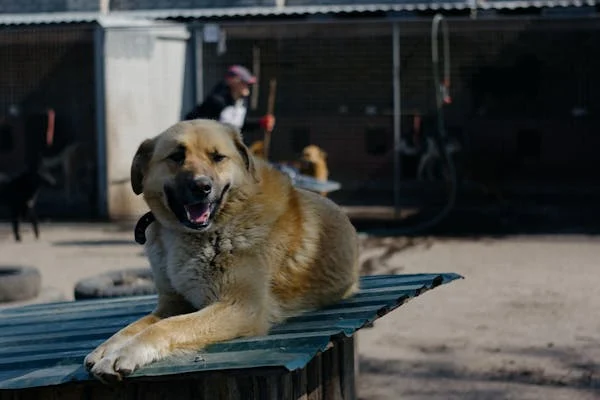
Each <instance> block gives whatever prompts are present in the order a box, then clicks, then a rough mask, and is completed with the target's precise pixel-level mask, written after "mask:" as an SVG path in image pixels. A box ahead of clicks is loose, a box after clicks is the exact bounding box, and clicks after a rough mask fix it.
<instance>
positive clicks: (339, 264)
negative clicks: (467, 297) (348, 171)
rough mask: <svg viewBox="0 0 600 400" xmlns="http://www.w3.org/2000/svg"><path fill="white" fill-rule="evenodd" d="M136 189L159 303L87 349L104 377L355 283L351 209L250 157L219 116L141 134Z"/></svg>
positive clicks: (244, 330)
mask: <svg viewBox="0 0 600 400" xmlns="http://www.w3.org/2000/svg"><path fill="white" fill-rule="evenodd" d="M131 183H132V186H133V190H134V192H135V193H137V194H140V193H143V195H144V199H145V201H146V203H147V204H148V206H149V207H150V210H151V212H152V213H153V215H154V216H155V218H156V221H155V222H152V223H150V225H149V226H148V229H147V238H148V241H147V243H146V252H147V255H148V257H149V259H150V263H151V266H152V270H153V273H154V279H155V283H156V287H157V291H158V305H157V307H156V309H155V310H154V311H153V312H152V313H151V314H150V315H148V316H145V317H143V318H141V319H140V320H138V321H137V322H134V323H132V324H131V325H129V326H127V327H126V328H124V329H122V330H121V331H120V332H118V333H116V334H115V335H113V336H112V337H111V338H110V339H108V340H107V341H106V342H104V343H103V344H102V345H100V346H99V347H98V348H97V349H96V350H94V351H93V352H92V353H90V354H89V355H88V356H87V357H86V358H85V366H86V367H87V368H88V369H89V370H91V372H92V373H93V374H94V375H95V376H96V377H98V378H99V379H101V380H103V381H105V382H106V381H113V380H120V379H122V377H124V376H126V375H129V374H131V373H132V372H133V371H134V370H136V369H137V368H138V367H140V366H143V365H145V364H148V363H150V362H153V361H155V360H158V359H161V358H164V357H166V356H169V355H172V354H177V353H180V352H182V351H192V352H193V351H197V350H200V349H202V348H203V347H205V346H207V345H209V344H211V343H215V342H219V341H224V340H228V339H233V338H236V337H241V336H250V335H263V334H266V333H267V332H268V331H269V328H270V327H271V326H272V325H273V324H276V323H280V322H282V321H284V320H285V319H286V318H288V317H291V316H294V315H298V314H299V313H302V312H304V311H307V310H311V309H315V308H319V307H322V306H325V305H327V304H331V303H334V302H337V301H339V300H341V299H343V298H345V297H348V296H350V295H352V294H353V293H354V292H355V291H356V290H357V288H358V276H359V265H358V240H357V235H356V231H355V230H354V228H353V226H352V225H351V223H350V221H349V219H348V218H347V216H346V214H345V213H343V212H342V210H341V209H340V208H339V207H338V206H336V205H335V204H334V203H333V202H331V201H330V200H328V199H325V198H323V197H321V196H319V195H318V194H315V193H311V192H308V191H304V190H300V189H296V188H294V187H293V186H292V185H291V183H290V181H289V179H288V177H287V176H285V175H284V174H282V173H280V172H278V171H277V170H275V169H273V168H271V167H270V166H269V165H268V164H267V163H265V162H263V161H261V160H258V159H255V158H254V157H252V156H251V155H250V154H249V152H248V149H247V148H246V147H245V146H244V145H243V143H242V139H241V135H240V134H239V133H238V132H237V131H235V130H234V129H233V128H230V127H228V126H225V125H222V124H220V123H218V122H215V121H208V120H194V121H186V122H180V123H178V124H176V125H174V126H172V127H171V128H169V129H167V130H166V131H165V132H163V133H162V134H160V135H159V136H157V137H155V138H154V139H148V140H146V141H144V142H143V143H142V144H141V145H140V147H139V149H138V151H137V154H136V155H135V158H134V160H133V164H132V167H131Z"/></svg>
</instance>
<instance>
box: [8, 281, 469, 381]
mask: <svg viewBox="0 0 600 400" xmlns="http://www.w3.org/2000/svg"><path fill="white" fill-rule="evenodd" d="M459 278H461V276H459V275H457V274H453V273H447V274H417V275H378V276H367V277H363V278H362V280H361V290H360V292H359V293H358V294H357V295H355V296H354V297H352V298H350V299H348V300H346V301H343V302H341V303H339V304H336V305H335V306H331V307H328V308H325V309H322V310H318V311H315V312H312V313H307V314H304V315H301V316H299V317H296V318H292V319H290V320H289V321H288V322H286V323H285V324H282V325H279V326H276V327H274V328H273V329H272V331H271V333H270V334H269V335H268V336H261V337H251V338H244V339H237V340H232V341H229V342H225V343H221V344H216V345H213V346H210V347H209V348H207V349H205V350H204V351H202V352H200V353H199V354H197V355H192V356H189V357H182V358H177V359H175V360H164V361H161V362H157V363H154V364H152V365H150V366H147V367H145V368H142V369H140V370H139V371H137V372H136V373H135V374H134V376H138V377H140V376H156V375H172V374H181V373H186V372H201V371H210V370H212V371H214V370H225V369H244V368H257V367H285V368H287V369H289V370H295V369H298V368H303V367H304V366H306V364H307V363H308V362H309V361H310V360H311V359H312V358H313V357H314V356H315V355H316V354H317V353H318V352H319V351H323V350H324V349H325V348H326V346H327V345H328V343H329V342H330V340H331V338H332V337H333V336H336V335H348V336H350V335H352V334H354V332H356V331H357V330H358V329H360V328H362V327H364V326H365V325H367V324H370V323H372V322H373V321H375V320H376V319H378V318H379V317H382V316H383V315H385V314H387V313H389V312H390V311H392V310H394V309H395V308H397V307H399V306H400V305H402V304H403V303H404V302H405V301H407V300H408V299H410V298H412V297H415V296H417V295H419V294H421V293H423V292H424V291H425V290H427V289H432V288H434V287H437V286H439V285H441V284H445V283H449V282H451V281H453V280H455V279H459ZM155 303H156V297H155V296H143V297H129V298H120V299H110V300H90V301H80V302H66V303H55V304H42V305H32V306H26V307H21V308H9V309H5V310H0V326H1V327H2V328H1V329H0V390H2V389H20V388H30V387H40V386H49V385H58V384H61V383H66V382H73V381H85V380H89V379H90V377H89V376H88V374H87V372H86V371H85V370H84V368H83V366H82V363H83V358H84V357H85V355H87V354H88V353H89V352H90V351H91V350H93V348H95V347H96V346H97V345H99V344H100V343H102V341H103V340H105V339H107V338H108V337H109V336H111V335H112V334H113V333H114V332H116V331H117V330H118V329H120V328H122V327H123V326H125V325H126V324H128V323H130V322H133V321H134V320H136V319H137V318H139V317H141V316H143V315H145V314H147V313H149V312H150V311H151V310H152V309H153V308H154V305H155ZM441 306H442V307H443V304H442V305H441Z"/></svg>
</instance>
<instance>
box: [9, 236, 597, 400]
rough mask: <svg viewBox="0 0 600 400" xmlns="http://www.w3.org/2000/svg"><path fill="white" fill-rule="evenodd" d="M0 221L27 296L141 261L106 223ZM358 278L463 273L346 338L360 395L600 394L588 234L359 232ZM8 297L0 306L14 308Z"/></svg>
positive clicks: (65, 293) (379, 399) (64, 289)
mask: <svg viewBox="0 0 600 400" xmlns="http://www.w3.org/2000/svg"><path fill="white" fill-rule="evenodd" d="M25 228H26V231H25V232H24V234H23V242H22V243H18V244H17V243H14V242H13V239H12V236H11V235H10V234H9V227H8V225H6V224H2V225H0V265H11V264H13V265H14V264H19V265H31V266H35V267H37V268H39V269H40V271H41V273H42V279H43V292H42V294H41V295H40V297H39V298H38V299H35V300H34V301H35V302H44V301H56V300H62V299H72V298H73V287H74V285H75V283H76V282H77V281H78V280H79V279H82V278H84V277H87V276H92V275H96V274H99V273H101V272H103V271H109V270H114V269H121V268H127V267H144V266H146V265H147V262H146V259H145V258H144V257H143V255H142V254H141V250H142V249H141V247H140V246H138V245H136V244H135V243H134V242H133V233H132V232H131V231H130V230H126V231H123V230H121V229H119V228H118V227H116V226H114V225H108V224H96V225H83V224H78V225H66V224H53V225H50V224H44V225H43V226H42V237H41V239H40V240H39V241H37V242H36V241H35V240H34V239H33V237H32V234H31V231H30V230H29V229H28V227H25ZM362 245H363V251H362V256H361V257H362V260H363V270H364V273H366V274H377V273H380V274H381V273H420V272H456V273H459V274H461V275H463V276H464V277H465V279H464V280H460V281H455V282H453V283H450V284H448V285H444V286H442V287H439V288H436V289H435V290H433V291H430V292H428V293H426V294H424V295H423V296H421V297H419V298H417V299H414V300H412V301H411V302H409V303H408V304H406V305H404V306H402V307H401V308H400V309H398V310H396V311H394V312H393V313H391V314H389V315H387V316H386V317H384V318H382V319H380V320H379V321H377V322H376V323H375V325H374V327H372V328H370V329H364V330H362V331H361V332H360V334H359V335H358V342H359V353H360V375H359V380H358V389H359V395H360V399H364V400H367V399H368V400H383V399H385V400H396V399H478V400H479V399H481V400H484V399H485V400H495V399H557V400H558V399H565V400H567V399H570V400H584V399H585V400H587V399H600V318H599V317H598V315H599V311H598V310H600V290H599V289H598V282H600V280H599V279H598V278H599V277H600V267H599V265H598V264H599V262H600V261H599V260H600V237H586V236H528V237H517V236H513V237H506V238H501V239H482V238H479V239H460V240H458V239H439V238H418V239H406V238H369V237H363V239H362ZM18 305H20V304H12V305H4V307H6V306H11V307H14V306H18Z"/></svg>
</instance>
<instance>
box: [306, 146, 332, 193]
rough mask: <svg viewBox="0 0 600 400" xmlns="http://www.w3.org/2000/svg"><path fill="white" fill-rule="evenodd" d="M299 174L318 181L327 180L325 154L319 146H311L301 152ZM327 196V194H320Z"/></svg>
mask: <svg viewBox="0 0 600 400" xmlns="http://www.w3.org/2000/svg"><path fill="white" fill-rule="evenodd" d="M300 173H301V174H304V175H308V176H312V177H313V178H315V179H317V180H319V181H327V179H329V169H328V168H327V153H325V151H324V150H323V149H321V148H320V147H319V146H315V145H314V144H311V145H309V146H306V147H305V148H304V149H303V150H302V157H301V158H300ZM321 195H323V196H327V193H321Z"/></svg>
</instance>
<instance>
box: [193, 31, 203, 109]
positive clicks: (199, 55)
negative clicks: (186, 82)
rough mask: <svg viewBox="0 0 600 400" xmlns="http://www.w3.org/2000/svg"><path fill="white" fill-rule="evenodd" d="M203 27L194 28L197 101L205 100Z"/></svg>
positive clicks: (197, 102)
mask: <svg viewBox="0 0 600 400" xmlns="http://www.w3.org/2000/svg"><path fill="white" fill-rule="evenodd" d="M203 32H204V31H203V28H200V29H194V80H195V81H196V94H195V96H196V99H195V103H196V104H199V103H202V101H203V100H204V39H203Z"/></svg>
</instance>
